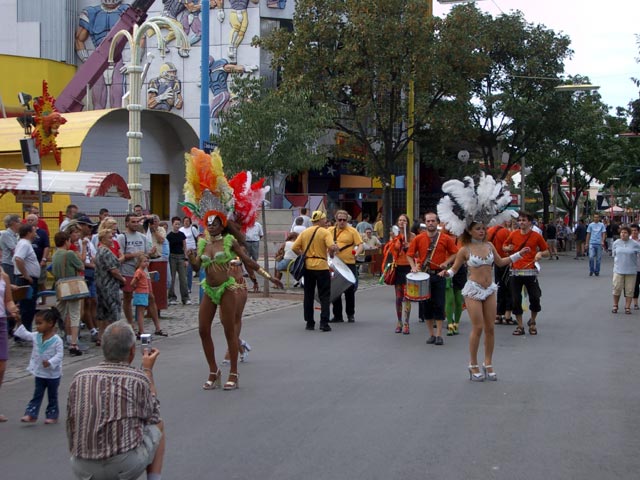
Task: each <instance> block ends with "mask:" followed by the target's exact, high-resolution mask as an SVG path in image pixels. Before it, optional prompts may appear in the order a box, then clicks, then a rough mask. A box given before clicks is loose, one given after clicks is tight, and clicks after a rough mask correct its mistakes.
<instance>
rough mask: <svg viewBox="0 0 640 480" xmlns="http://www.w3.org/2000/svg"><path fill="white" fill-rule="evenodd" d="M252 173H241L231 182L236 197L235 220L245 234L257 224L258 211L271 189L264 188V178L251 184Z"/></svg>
mask: <svg viewBox="0 0 640 480" xmlns="http://www.w3.org/2000/svg"><path fill="white" fill-rule="evenodd" d="M251 179H252V176H251V172H244V171H243V172H240V173H238V174H237V175H235V176H234V177H233V178H232V179H231V180H229V185H230V186H231V187H232V188H233V192H234V196H235V220H236V222H238V223H239V224H240V227H241V228H242V231H243V232H246V231H247V229H248V228H250V227H252V226H253V225H254V224H255V223H256V218H257V216H258V210H259V208H260V206H261V205H262V202H263V201H264V199H265V196H266V194H267V192H269V187H268V186H267V187H264V186H263V185H264V178H261V179H260V180H258V181H257V182H255V183H253V184H252V183H251Z"/></svg>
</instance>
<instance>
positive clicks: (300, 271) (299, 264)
mask: <svg viewBox="0 0 640 480" xmlns="http://www.w3.org/2000/svg"><path fill="white" fill-rule="evenodd" d="M318 228H320V227H317V228H316V230H315V231H314V232H313V235H311V240H309V244H308V245H307V248H305V249H304V253H302V254H301V255H298V257H297V258H296V259H295V260H294V261H293V265H291V268H290V269H289V272H290V273H291V275H293V278H295V279H296V282H298V281H300V279H301V278H302V277H303V276H304V272H305V270H306V267H305V261H306V259H307V252H308V251H309V247H310V246H311V243H313V237H315V236H316V233H318Z"/></svg>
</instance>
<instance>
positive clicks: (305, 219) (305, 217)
mask: <svg viewBox="0 0 640 480" xmlns="http://www.w3.org/2000/svg"><path fill="white" fill-rule="evenodd" d="M307 212H308V210H307V209H306V208H305V207H302V208H301V209H300V215H299V216H300V217H302V225H303V226H304V228H309V227H310V226H311V218H310V217H309V216H308V215H307ZM296 218H297V217H296ZM295 226H296V221H295V220H294V221H293V223H292V224H291V229H290V230H289V231H291V232H294V231H295V230H294V229H293V227H295ZM298 234H300V232H299V233H298Z"/></svg>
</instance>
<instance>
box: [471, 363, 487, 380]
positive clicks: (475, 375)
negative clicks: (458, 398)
mask: <svg viewBox="0 0 640 480" xmlns="http://www.w3.org/2000/svg"><path fill="white" fill-rule="evenodd" d="M474 368H477V369H478V370H479V369H480V367H479V366H478V365H469V380H471V381H472V382H484V373H482V372H478V373H475V372H474V371H473V369H474Z"/></svg>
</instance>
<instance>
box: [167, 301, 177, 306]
mask: <svg viewBox="0 0 640 480" xmlns="http://www.w3.org/2000/svg"><path fill="white" fill-rule="evenodd" d="M177 304H178V301H177V300H169V305H177Z"/></svg>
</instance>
